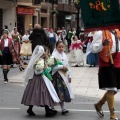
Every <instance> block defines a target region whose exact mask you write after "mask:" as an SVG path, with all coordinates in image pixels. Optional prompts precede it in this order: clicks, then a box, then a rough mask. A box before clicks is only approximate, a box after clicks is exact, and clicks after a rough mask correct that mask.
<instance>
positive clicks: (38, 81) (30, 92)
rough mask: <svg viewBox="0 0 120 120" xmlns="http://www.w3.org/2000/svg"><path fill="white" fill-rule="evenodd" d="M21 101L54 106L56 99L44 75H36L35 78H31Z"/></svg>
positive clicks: (29, 103)
mask: <svg viewBox="0 0 120 120" xmlns="http://www.w3.org/2000/svg"><path fill="white" fill-rule="evenodd" d="M21 103H22V104H24V105H27V106H29V105H35V106H45V105H48V106H54V101H53V99H52V97H51V95H50V93H49V91H48V88H47V86H46V84H45V82H44V80H43V78H42V76H40V75H34V77H33V79H31V80H29V82H28V84H27V87H26V89H25V92H24V94H23V98H22V102H21Z"/></svg>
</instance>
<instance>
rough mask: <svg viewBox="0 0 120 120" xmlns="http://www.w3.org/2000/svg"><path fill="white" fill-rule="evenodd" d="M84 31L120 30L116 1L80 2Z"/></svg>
mask: <svg viewBox="0 0 120 120" xmlns="http://www.w3.org/2000/svg"><path fill="white" fill-rule="evenodd" d="M80 7H81V11H82V18H83V21H84V27H85V30H86V31H92V30H99V29H114V28H120V10H119V1H118V0H80Z"/></svg>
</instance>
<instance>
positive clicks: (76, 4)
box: [74, 0, 80, 37]
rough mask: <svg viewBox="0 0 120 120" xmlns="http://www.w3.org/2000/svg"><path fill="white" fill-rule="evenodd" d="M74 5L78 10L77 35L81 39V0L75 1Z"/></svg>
mask: <svg viewBox="0 0 120 120" xmlns="http://www.w3.org/2000/svg"><path fill="white" fill-rule="evenodd" d="M74 5H75V7H76V9H77V29H76V35H77V36H78V37H79V32H80V28H79V26H80V23H79V14H80V0H74Z"/></svg>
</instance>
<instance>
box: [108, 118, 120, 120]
mask: <svg viewBox="0 0 120 120" xmlns="http://www.w3.org/2000/svg"><path fill="white" fill-rule="evenodd" d="M110 120H120V119H119V118H110Z"/></svg>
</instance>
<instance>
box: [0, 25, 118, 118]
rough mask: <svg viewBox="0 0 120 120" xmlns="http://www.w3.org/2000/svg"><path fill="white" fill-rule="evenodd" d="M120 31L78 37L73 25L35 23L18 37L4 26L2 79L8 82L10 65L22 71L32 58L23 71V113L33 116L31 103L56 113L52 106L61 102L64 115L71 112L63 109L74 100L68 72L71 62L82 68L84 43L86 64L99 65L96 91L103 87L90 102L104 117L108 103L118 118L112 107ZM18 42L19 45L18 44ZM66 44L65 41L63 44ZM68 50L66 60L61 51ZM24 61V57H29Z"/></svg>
mask: <svg viewBox="0 0 120 120" xmlns="http://www.w3.org/2000/svg"><path fill="white" fill-rule="evenodd" d="M119 39H120V31H119V30H118V29H115V30H104V31H101V30H99V31H92V32H89V33H88V34H87V37H86V38H85V39H84V41H83V40H82V38H81V37H80V36H76V31H75V29H69V30H68V32H66V30H65V29H64V27H63V28H62V29H60V28H58V30H56V31H54V30H53V28H50V29H43V28H42V27H41V26H40V25H39V24H35V25H34V29H32V31H31V33H30V34H29V31H28V30H26V31H25V34H24V35H23V36H21V35H20V34H19V32H18V31H17V28H14V29H13V31H12V32H11V33H10V32H9V30H8V29H7V28H5V29H3V30H2V36H1V41H0V64H1V65H2V66H1V67H2V68H3V75H4V83H7V82H8V78H7V74H8V72H9V70H10V66H11V65H12V64H17V66H18V67H19V69H20V71H22V70H24V67H23V66H24V65H27V63H25V62H24V61H23V60H22V59H21V55H23V58H24V59H25V58H26V57H25V56H30V55H32V56H31V58H30V61H29V63H28V65H27V68H26V69H25V73H24V78H25V84H26V89H25V91H24V94H23V98H22V101H21V103H22V104H24V105H26V106H29V108H28V110H27V113H28V114H29V115H30V116H35V113H34V112H33V107H34V106H38V107H40V106H41V107H44V108H45V116H46V117H52V116H55V115H56V114H57V111H56V110H55V106H57V105H60V106H61V110H62V115H65V114H67V113H69V111H68V110H67V109H65V107H64V103H65V102H71V100H73V99H74V94H73V93H72V90H71V87H70V83H71V82H72V75H71V71H70V67H69V65H70V66H75V67H78V66H83V65H84V57H83V47H84V45H86V46H87V50H86V56H87V57H86V62H87V64H89V65H90V67H95V66H96V65H98V64H99V71H98V80H99V89H102V90H106V91H107V92H106V93H105V94H104V96H103V97H102V99H101V100H100V101H99V102H98V103H96V104H94V107H95V110H96V112H97V114H98V115H99V116H100V117H103V116H104V113H103V110H102V106H103V104H105V102H107V103H108V108H109V111H110V120H119V119H118V118H117V115H116V113H115V110H114V102H115V101H114V96H115V94H116V93H117V92H118V91H119V90H120V80H119V77H120V41H119ZM21 42H22V45H21ZM66 43H67V44H66ZM66 50H67V51H68V52H70V56H69V58H67V55H66V53H65V51H66ZM27 59H28V57H27Z"/></svg>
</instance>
